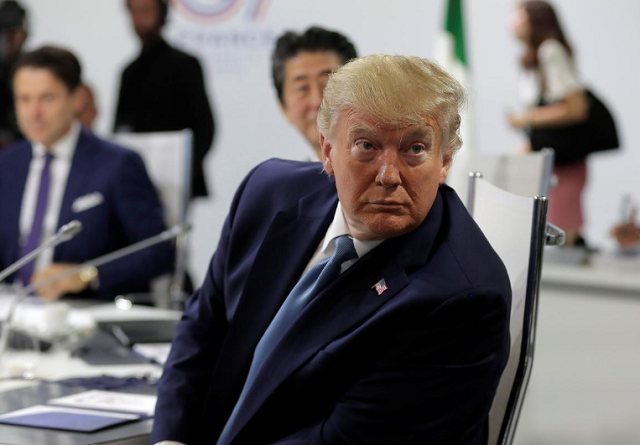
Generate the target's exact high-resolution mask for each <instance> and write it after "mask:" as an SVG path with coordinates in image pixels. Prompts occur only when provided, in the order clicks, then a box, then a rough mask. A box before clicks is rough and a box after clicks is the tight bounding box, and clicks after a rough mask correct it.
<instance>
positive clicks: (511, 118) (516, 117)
mask: <svg viewBox="0 0 640 445" xmlns="http://www.w3.org/2000/svg"><path fill="white" fill-rule="evenodd" d="M507 121H508V122H509V125H510V126H511V127H512V128H515V129H516V130H519V129H521V128H524V127H527V126H529V125H530V124H531V122H530V119H529V115H528V113H509V114H507Z"/></svg>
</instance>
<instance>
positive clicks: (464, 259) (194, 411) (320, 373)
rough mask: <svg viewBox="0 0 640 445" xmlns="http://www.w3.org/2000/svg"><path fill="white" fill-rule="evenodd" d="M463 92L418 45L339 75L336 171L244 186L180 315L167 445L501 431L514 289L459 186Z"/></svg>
mask: <svg viewBox="0 0 640 445" xmlns="http://www.w3.org/2000/svg"><path fill="white" fill-rule="evenodd" d="M463 101H464V91H463V89H462V88H461V86H460V85H459V84H458V83H457V82H456V81H455V80H454V79H453V78H452V77H451V76H449V75H448V74H447V73H446V72H444V71H443V70H442V69H441V68H439V67H438V66H437V65H436V64H434V63H432V62H430V61H428V60H425V59H420V58H417V57H404V56H380V55H374V56H368V57H364V58H361V59H356V60H355V61H352V62H349V63H347V64H346V65H344V66H343V67H341V68H339V69H338V70H337V71H336V72H335V73H334V74H332V75H331V76H330V78H329V81H328V83H327V86H326V89H325V91H324V100H323V103H322V107H321V109H320V113H319V115H318V128H319V131H320V146H321V147H322V156H323V166H324V172H326V174H325V173H323V172H322V171H321V170H320V168H319V165H318V164H317V163H298V162H292V161H283V160H271V161H267V162H265V163H263V164H261V165H259V166H257V167H256V168H255V169H254V170H253V171H252V172H251V173H250V174H249V175H248V176H247V178H246V179H245V180H244V181H243V182H242V184H241V186H240V188H239V189H238V192H237V194H236V197H235V199H234V200H233V202H232V205H231V210H230V212H229V216H228V218H227V220H226V223H225V225H224V228H223V232H222V235H221V238H220V243H219V245H218V249H217V251H216V253H215V254H214V256H213V259H212V261H211V265H210V268H209V272H208V274H207V276H206V278H205V281H204V284H203V285H202V287H201V288H200V289H199V290H198V291H197V292H196V293H195V294H194V295H193V296H192V298H191V299H190V300H189V302H188V303H187V306H186V309H185V313H184V317H183V319H182V322H181V323H180V325H179V327H178V330H177V335H176V337H175V340H174V342H173V346H172V350H171V354H170V356H169V359H168V361H167V363H166V365H165V370H164V373H163V376H162V380H161V382H160V384H159V388H158V403H157V405H156V417H155V422H154V432H153V434H152V443H154V442H159V443H162V444H163V445H165V444H175V443H185V444H188V445H196V444H218V445H229V444H236V445H237V444H280V445H284V444H287V445H294V444H295V445H298V444H300V445H302V444H325V445H334V444H336V445H337V444H384V445H388V444H394V445H395V444H441V445H450V444H474V445H476V444H477V445H480V444H484V443H486V440H487V418H488V413H489V409H490V406H491V403H492V399H493V396H494V393H495V390H496V387H497V384H498V381H499V378H500V375H501V373H502V370H503V368H504V366H505V363H506V360H507V356H508V351H509V344H510V341H509V314H510V306H511V288H510V284H509V279H508V277H507V273H506V270H505V268H504V265H503V264H502V262H501V261H500V259H499V258H498V256H497V254H496V253H495V252H494V251H493V249H492V248H491V246H490V245H489V243H488V241H487V240H486V238H485V237H484V236H483V234H482V233H481V231H480V229H479V228H478V226H477V225H476V224H475V223H474V221H473V220H472V218H471V217H470V216H469V214H468V212H467V211H466V209H465V208H464V206H463V204H462V202H461V201H460V199H459V198H458V196H457V195H456V193H455V192H454V191H453V190H452V189H451V188H450V187H448V186H447V185H445V184H444V181H445V179H446V176H447V173H448V171H449V167H450V165H451V160H452V157H453V155H454V154H455V152H456V151H457V150H458V149H459V148H460V146H461V144H462V141H461V140H460V137H459V126H460V115H459V109H460V107H461V106H462V104H463Z"/></svg>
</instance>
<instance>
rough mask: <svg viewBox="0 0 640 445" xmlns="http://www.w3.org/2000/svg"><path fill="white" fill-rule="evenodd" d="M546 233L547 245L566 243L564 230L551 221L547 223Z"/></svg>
mask: <svg viewBox="0 0 640 445" xmlns="http://www.w3.org/2000/svg"><path fill="white" fill-rule="evenodd" d="M545 235H546V239H545V245H547V246H562V245H563V244H564V241H565V234H564V230H562V229H561V228H560V227H558V226H556V225H554V224H551V223H550V222H548V223H547V229H546V231H545Z"/></svg>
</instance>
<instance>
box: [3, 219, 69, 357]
mask: <svg viewBox="0 0 640 445" xmlns="http://www.w3.org/2000/svg"><path fill="white" fill-rule="evenodd" d="M81 230H82V223H81V222H80V221H78V220H77V219H75V220H73V221H71V222H69V223H68V224H65V225H64V226H62V227H60V229H59V230H58V231H57V232H56V233H55V234H54V235H52V236H50V237H49V238H48V239H47V240H45V242H44V243H42V244H41V245H40V246H38V247H37V248H35V249H33V250H32V251H31V252H29V253H28V254H27V255H25V256H23V257H22V258H20V259H19V260H18V261H16V262H15V263H13V264H11V265H10V266H9V267H7V268H6V269H4V270H3V271H1V272H0V282H1V281H2V280H4V279H5V278H6V277H8V276H9V275H11V274H12V273H14V272H15V271H16V270H18V269H20V268H21V267H22V266H24V265H25V264H27V263H29V261H31V260H33V259H34V258H35V257H36V256H38V255H39V254H40V253H41V252H42V251H44V250H46V249H48V248H50V247H55V246H57V245H59V244H62V243H65V242H67V241H69V240H71V239H72V238H73V237H74V236H76V235H77V234H78V233H80V231H81ZM26 295H27V293H26V292H24V289H22V290H21V291H20V292H19V293H18V295H17V296H16V297H15V298H14V299H13V300H12V301H11V303H9V311H8V312H7V319H6V320H4V322H3V323H2V330H1V331H0V357H2V356H3V355H4V352H5V350H6V347H7V343H8V340H9V331H10V330H11V324H12V322H13V315H14V313H15V310H16V307H17V306H18V303H20V301H22V299H23V298H24V297H25V296H26Z"/></svg>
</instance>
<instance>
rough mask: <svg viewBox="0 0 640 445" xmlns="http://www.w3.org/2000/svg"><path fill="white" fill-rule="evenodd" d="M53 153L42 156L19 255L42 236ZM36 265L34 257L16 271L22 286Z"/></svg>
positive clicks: (28, 250) (37, 242) (26, 282)
mask: <svg viewBox="0 0 640 445" xmlns="http://www.w3.org/2000/svg"><path fill="white" fill-rule="evenodd" d="M52 160H53V154H51V153H47V154H45V157H44V167H42V174H41V175H40V187H39V188H38V198H37V200H36V210H35V212H34V213H33V223H32V225H31V232H29V237H28V238H27V240H26V241H25V243H24V245H23V246H22V252H21V256H24V255H26V254H28V253H29V252H31V251H32V250H34V249H35V248H37V247H38V245H39V244H40V238H42V228H43V225H44V216H45V215H46V213H47V202H48V201H49V185H50V184H49V183H50V182H51V174H50V171H51V161H52ZM35 265H36V259H33V260H31V261H29V262H28V263H27V264H25V265H24V266H22V267H21V268H20V270H19V271H18V278H19V279H20V281H21V282H22V284H23V285H24V286H28V285H29V282H30V281H31V275H33V270H34V268H35Z"/></svg>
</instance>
